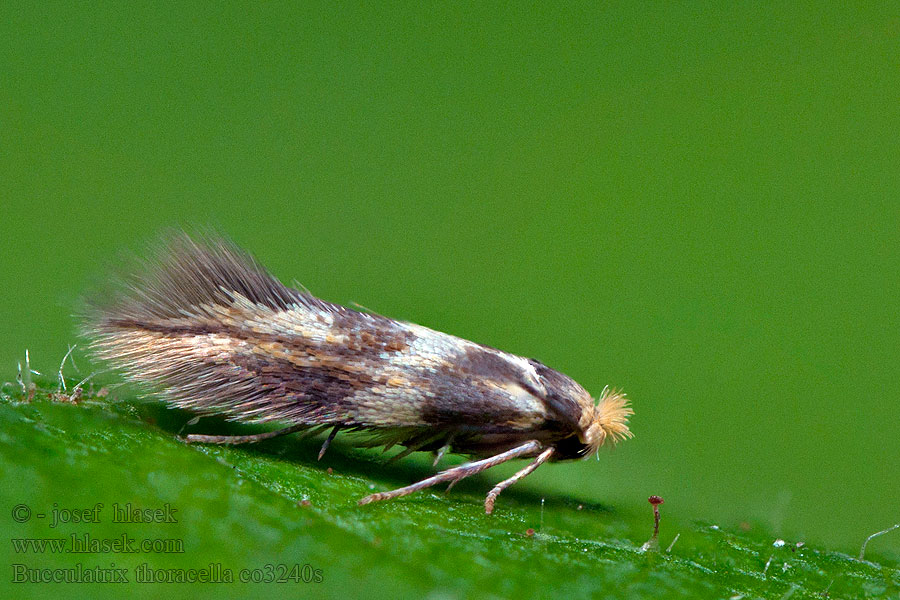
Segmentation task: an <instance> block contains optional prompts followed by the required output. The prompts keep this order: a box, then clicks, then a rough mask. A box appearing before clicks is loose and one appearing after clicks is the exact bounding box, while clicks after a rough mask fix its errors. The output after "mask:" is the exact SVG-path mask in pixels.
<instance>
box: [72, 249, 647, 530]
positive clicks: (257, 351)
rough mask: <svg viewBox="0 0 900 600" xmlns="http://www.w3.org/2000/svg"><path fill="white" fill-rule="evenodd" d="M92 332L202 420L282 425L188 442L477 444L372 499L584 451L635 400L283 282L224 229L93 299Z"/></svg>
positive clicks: (622, 431) (154, 260)
mask: <svg viewBox="0 0 900 600" xmlns="http://www.w3.org/2000/svg"><path fill="white" fill-rule="evenodd" d="M83 331H84V333H85V334H86V335H87V336H88V337H89V338H91V344H90V348H91V350H92V352H93V353H94V354H95V356H96V357H98V358H100V359H102V360H105V361H107V362H109V363H111V364H112V365H113V366H114V367H117V368H118V369H119V370H121V371H122V373H123V374H124V376H125V377H126V379H128V380H131V381H132V382H135V383H137V384H139V385H142V386H148V387H149V388H151V389H154V390H156V391H157V392H158V393H159V394H161V396H162V397H163V399H164V400H165V401H166V402H167V403H168V404H169V405H170V406H174V407H179V408H183V409H187V410H190V411H194V412H195V413H197V414H198V415H200V416H206V415H219V416H222V417H224V418H226V419H228V420H231V421H237V422H241V423H248V424H251V423H276V424H280V425H281V427H280V428H278V429H275V430H272V431H267V432H265V433H260V434H255V435H238V436H221V435H197V434H192V435H188V436H187V437H186V441H188V442H201V443H216V444H243V443H253V442H259V441H262V440H265V439H270V438H273V437H276V436H281V435H287V434H290V433H295V432H305V433H307V434H310V433H324V432H325V431H329V433H328V435H327V437H326V438H325V441H324V443H323V445H322V448H321V451H320V452H319V458H320V459H321V457H322V455H323V454H324V453H325V451H326V450H327V448H328V446H329V444H330V443H331V441H332V440H333V439H334V438H335V436H336V435H337V433H338V432H341V431H343V432H355V435H353V436H351V439H352V440H354V443H355V444H357V445H360V446H368V447H377V446H383V447H384V449H385V450H387V449H388V448H391V447H393V446H395V445H399V446H403V448H404V449H403V450H402V451H401V452H400V453H399V454H398V455H397V456H396V458H400V457H403V456H406V455H408V454H410V453H412V452H416V451H430V452H434V453H435V454H436V459H435V461H434V464H435V466H437V463H438V461H439V460H440V458H441V456H443V454H444V453H445V452H452V453H459V454H464V455H469V456H470V457H472V458H473V459H477V460H472V461H471V462H468V463H465V464H462V465H460V466H456V467H453V468H448V469H446V470H444V471H441V472H438V473H437V474H436V475H434V476H432V477H428V478H427V479H424V480H422V481H419V482H417V483H413V484H412V485H408V486H406V487H402V488H399V489H396V490H393V491H388V492H378V493H375V494H371V495H369V496H366V497H365V498H362V499H361V500H359V503H360V504H367V503H369V502H373V501H376V500H386V499H389V498H397V497H400V496H405V495H407V494H410V493H412V492H415V491H418V490H421V489H424V488H427V487H430V486H433V485H437V484H441V483H447V484H449V485H450V486H452V485H453V484H455V483H456V482H457V481H459V480H461V479H463V478H465V477H468V476H470V475H473V474H475V473H479V472H481V471H484V470H485V469H488V468H490V467H493V466H495V465H499V464H501V463H504V462H507V461H509V460H512V459H515V458H531V459H533V460H532V462H531V463H530V464H528V465H527V466H525V467H524V468H523V469H521V470H520V471H519V472H517V473H516V474H515V475H513V476H512V477H510V478H509V479H506V480H505V481H502V482H500V483H498V484H497V485H496V486H495V487H494V488H493V489H492V490H491V491H490V492H489V493H488V495H487V497H486V499H485V503H484V507H485V512H487V513H491V512H492V511H493V508H494V501H495V499H496V498H497V496H498V494H500V492H502V491H503V490H504V489H506V488H507V487H509V486H510V485H512V484H514V483H515V482H517V481H519V480H520V479H522V478H523V477H525V476H527V475H528V474H529V473H531V472H533V471H534V470H535V469H537V468H538V467H539V466H540V465H542V464H543V463H545V462H548V461H564V460H572V459H582V458H586V457H588V456H590V455H591V454H592V453H595V452H598V450H599V448H600V447H601V446H602V445H603V444H605V443H608V442H612V443H614V442H616V441H617V440H621V439H624V438H628V437H631V431H630V430H629V428H628V423H627V421H628V417H629V416H630V415H631V414H633V411H632V409H631V408H630V406H629V404H628V401H627V400H626V398H625V395H624V394H622V393H620V392H617V391H612V390H610V389H609V388H607V389H605V390H604V391H603V393H602V394H601V395H600V397H599V398H598V399H597V400H596V401H595V400H594V399H593V398H592V397H591V395H590V394H589V393H588V392H587V391H586V390H585V389H584V388H583V387H581V386H580V385H579V384H578V383H576V382H575V381H573V380H572V379H571V378H569V377H567V376H566V375H563V374H562V373H560V372H558V371H555V370H553V369H551V368H550V367H547V366H546V365H544V364H542V363H541V362H539V361H537V360H534V359H529V358H523V357H521V356H516V355H514V354H509V353H507V352H503V351H501V350H497V349H495V348H491V347H488V346H483V345H481V344H477V343H474V342H470V341H468V340H464V339H461V338H458V337H454V336H452V335H448V334H446V333H441V332H439V331H434V330H432V329H428V328H427V327H422V326H420V325H415V324H413V323H408V322H404V321H398V320H394V319H390V318H388V317H384V316H381V315H377V314H372V313H370V312H362V311H357V310H353V309H350V308H347V307H344V306H340V305H338V304H332V303H330V302H326V301H324V300H320V299H319V298H316V297H315V296H313V295H312V294H310V293H309V292H308V291H306V290H301V289H294V288H290V287H287V286H285V285H283V284H282V283H281V282H279V281H278V279H276V278H275V277H273V276H272V275H271V274H269V272H267V271H266V270H265V268H263V267H262V266H261V265H260V264H259V262H257V261H256V260H255V259H254V258H253V257H252V256H251V255H250V254H248V253H247V252H245V251H243V250H242V249H240V248H238V247H237V246H236V245H234V244H233V243H232V242H230V241H228V240H226V239H224V238H222V237H218V236H213V235H204V236H199V237H197V236H195V237H191V236H189V235H187V234H185V233H181V232H179V233H174V234H170V235H168V236H165V237H164V238H163V241H162V243H161V244H160V245H159V248H158V250H157V251H156V252H155V253H154V254H153V255H152V257H151V258H150V259H149V260H144V261H143V262H142V263H141V264H140V265H139V266H138V267H137V268H134V269H133V270H132V271H130V272H128V273H125V274H124V275H123V277H122V278H121V280H120V282H119V284H118V285H113V286H112V288H111V289H110V290H106V291H105V292H104V293H102V294H97V295H95V296H94V297H93V299H89V300H88V301H87V302H86V308H85V311H84V313H83Z"/></svg>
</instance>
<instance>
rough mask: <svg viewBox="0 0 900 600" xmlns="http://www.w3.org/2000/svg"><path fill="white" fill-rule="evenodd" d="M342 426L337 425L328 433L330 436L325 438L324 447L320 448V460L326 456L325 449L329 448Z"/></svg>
mask: <svg viewBox="0 0 900 600" xmlns="http://www.w3.org/2000/svg"><path fill="white" fill-rule="evenodd" d="M340 429H341V426H340V425H335V426H334V429H332V430H331V433H329V434H328V437H327V438H326V439H325V443H323V444H322V449H321V450H319V460H322V457H323V456H325V451H326V450H328V446H330V445H331V441H332V440H333V439H334V436H336V435H337V434H338V431H340Z"/></svg>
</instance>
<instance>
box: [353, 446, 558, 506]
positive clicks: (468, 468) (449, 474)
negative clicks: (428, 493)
mask: <svg viewBox="0 0 900 600" xmlns="http://www.w3.org/2000/svg"><path fill="white" fill-rule="evenodd" d="M540 449H541V444H540V442H537V441H534V440H532V441H530V442H525V443H524V444H522V445H521V446H517V447H515V448H513V449H511V450H507V451H506V452H501V453H500V454H497V455H496V456H491V457H489V458H484V459H482V460H476V461H474V462H470V463H466V464H464V465H460V466H458V467H453V468H452V469H447V470H446V471H441V472H440V473H438V474H437V475H433V476H431V477H429V478H427V479H423V480H422V481H419V482H417V483H414V484H412V485H408V486H406V487H402V488H398V489H396V490H392V491H390V492H378V493H375V494H370V495H368V496H366V497H365V498H362V499H360V501H359V503H360V504H368V503H369V502H375V501H376V500H389V499H391V498H399V497H400V496H406V495H407V494H412V493H413V492H417V491H419V490H423V489H425V488H427V487H431V486H433V485H438V484H441V483H447V482H450V483H456V482H457V481H459V480H460V479H464V478H466V477H468V476H469V475H474V474H475V473H480V472H481V471H484V470H485V469H490V468H491V467H494V466H497V465H499V464H501V463H505V462H506V461H508V460H512V459H514V458H519V457H520V456H524V455H528V454H532V455H533V453H534V452H535V451H537V450H540ZM548 457H549V455H548ZM544 460H546V459H544ZM542 462H543V461H542ZM526 474H527V473H526ZM523 477H524V475H523ZM498 493H499V492H498Z"/></svg>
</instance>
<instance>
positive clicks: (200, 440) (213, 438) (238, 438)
mask: <svg viewBox="0 0 900 600" xmlns="http://www.w3.org/2000/svg"><path fill="white" fill-rule="evenodd" d="M307 427H309V425H291V426H290V427H285V428H284V429H277V430H275V431H266V432H265V433H256V434H253V435H200V434H197V433H191V434H188V435H186V436H185V437H184V441H185V442H187V443H188V444H228V445H232V446H233V445H236V444H255V443H256V442H261V441H263V440H268V439H271V438H276V437H281V436H283V435H288V434H290V433H294V432H296V431H300V430H301V429H305V428H307Z"/></svg>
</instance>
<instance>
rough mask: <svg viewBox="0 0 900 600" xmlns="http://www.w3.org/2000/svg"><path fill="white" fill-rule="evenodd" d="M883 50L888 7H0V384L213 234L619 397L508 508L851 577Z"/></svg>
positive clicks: (887, 301) (871, 334)
mask: <svg viewBox="0 0 900 600" xmlns="http://www.w3.org/2000/svg"><path fill="white" fill-rule="evenodd" d="M898 44H900V11H898V10H897V8H896V6H895V5H893V4H885V5H884V6H883V7H878V6H877V5H875V4H867V5H866V6H865V7H861V6H859V5H853V6H852V7H848V8H846V9H845V8H839V7H838V5H837V4H836V3H835V4H825V5H818V4H809V5H804V4H801V3H785V4H784V5H780V4H779V5H768V6H767V5H762V4H760V3H729V5H728V6H727V7H720V6H717V5H714V4H712V3H709V4H701V3H659V4H650V5H645V6H643V7H637V5H635V4H633V3H621V4H619V3H604V4H603V6H595V5H591V4H588V5H578V6H568V7H561V6H557V5H555V4H552V5H551V4H539V5H531V6H524V5H498V4H483V3H476V4H461V3H454V4H452V5H450V6H447V5H442V4H429V5H419V4H409V5H394V6H392V7H381V8H378V7H370V6H367V7H359V6H354V5H341V6H336V5H332V4H330V3H328V4H321V5H317V4H313V3H265V4H262V3H260V4H255V3H246V4H241V3H210V4H199V3H198V4H191V5H186V4H180V5H179V4H174V5H169V4H163V3H140V4H139V3H110V4H102V3H99V4H92V5H78V6H74V5H70V3H4V4H3V5H2V7H0V181H2V185H0V208H2V218H0V253H2V254H0V286H2V290H3V293H2V294H0V379H2V380H3V381H8V380H12V379H13V378H14V376H15V369H16V362H17V361H20V360H23V359H24V352H25V349H26V348H27V349H29V350H30V354H31V358H32V364H33V366H34V367H35V368H36V369H38V370H41V371H44V372H49V373H53V372H55V370H56V369H57V368H58V365H59V361H60V360H61V358H62V356H63V355H64V354H65V352H66V350H67V345H68V344H71V343H75V342H77V341H78V339H77V337H76V334H75V327H74V321H73V318H72V316H71V315H72V312H73V310H74V306H75V304H76V302H77V299H78V297H79V296H80V295H81V294H82V293H83V292H84V291H85V290H86V289H87V288H88V287H89V286H90V285H91V282H92V281H95V280H96V279H97V278H101V277H102V276H103V273H104V272H105V269H106V266H107V265H108V264H109V263H114V262H115V261H116V257H118V256H121V253H122V252H123V250H125V249H128V248H132V249H139V248H140V247H141V246H142V244H143V243H144V242H145V241H147V240H148V239H151V238H153V237H154V236H155V235H156V234H157V233H158V232H159V231H160V230H161V229H163V228H165V227H171V226H182V225H186V226H194V225H212V226H214V227H217V228H218V229H220V230H222V231H224V232H226V233H227V234H229V235H230V236H231V237H233V238H234V239H235V240H236V241H237V242H238V243H240V244H241V245H243V246H245V247H247V248H248V249H250V250H251V251H252V252H254V253H255V254H256V255H257V256H258V257H259V258H260V259H261V260H262V261H263V262H264V263H265V264H267V265H268V266H269V267H270V268H271V269H272V271H273V272H274V273H275V274H276V275H278V276H279V277H280V278H282V279H283V280H285V281H287V282H290V281H291V280H293V279H296V280H298V281H300V282H302V283H303V284H304V285H306V286H307V287H309V288H310V289H311V290H312V291H313V292H314V293H316V294H317V295H319V296H322V297H324V298H326V299H328V300H331V301H336V302H341V303H350V302H358V303H360V304H362V305H364V306H365V307H367V308H369V309H370V310H373V311H376V312H381V313H384V314H387V315H389V316H392V317H395V318H403V319H407V320H411V321H414V322H417V323H420V324H423V325H427V326H430V327H433V328H436V329H439V330H442V331H446V332H450V333H453V334H456V335H459V336H462V337H466V338H469V339H473V340H475V341H479V342H482V343H486V344H489V345H492V346H497V347H500V348H503V349H505V350H508V351H511V352H515V353H518V354H523V355H526V356H532V357H535V358H538V359H540V360H542V361H544V362H546V363H547V364H549V365H551V366H553V367H556V368H558V369H560V370H562V371H564V372H565V373H567V374H569V375H571V376H573V377H574V378H575V379H577V380H578V381H579V382H581V383H582V384H583V385H585V387H587V388H588V389H589V390H591V391H593V392H594V393H595V394H598V393H599V392H600V390H601V389H602V388H603V386H605V385H607V384H610V385H614V386H619V387H622V388H624V389H625V390H626V391H627V392H628V394H629V396H630V397H631V398H632V399H633V402H634V407H635V410H636V414H635V416H634V418H633V421H632V423H633V430H634V432H635V438H634V439H633V440H631V441H629V442H627V443H625V444H623V445H621V446H619V447H618V448H617V449H616V450H615V451H614V452H608V453H607V452H604V453H601V461H600V462H599V463H598V462H596V461H590V462H585V463H579V464H569V465H556V466H551V467H545V468H543V469H541V470H539V471H538V472H537V473H536V474H535V475H534V476H532V477H531V478H530V479H529V481H528V483H527V484H523V485H527V486H531V488H532V489H535V490H538V491H540V490H555V491H557V492H561V493H566V492H571V493H575V492H576V491H577V492H578V493H579V494H580V495H582V496H588V497H591V498H595V499H596V500H597V501H598V502H604V503H608V504H610V505H615V506H623V507H624V506H627V507H629V509H630V508H631V507H638V508H636V509H635V510H644V506H645V505H646V497H647V496H648V495H649V494H659V495H661V496H663V497H664V498H665V499H666V506H665V509H666V514H667V515H668V516H669V517H671V518H672V519H694V518H700V519H705V520H707V521H710V522H714V523H721V524H723V525H730V526H734V525H736V524H737V523H741V522H744V521H747V522H754V523H756V522H759V523H763V524H764V525H765V526H767V527H769V528H771V531H772V532H773V533H774V534H777V535H785V536H795V537H799V538H802V539H806V540H811V541H816V542H818V543H821V544H825V545H826V546H828V547H831V548H835V549H839V550H845V551H851V552H854V553H855V552H856V551H857V550H858V548H859V544H860V543H861V541H862V539H864V538H865V537H866V536H867V535H869V534H870V533H873V532H874V531H877V530H879V529H883V528H884V527H886V526H888V525H890V524H892V523H894V522H896V520H897V493H898V491H900V489H898V484H897V476H898V457H900V435H898V434H900V428H898V420H897V398H898V397H900V368H898V361H897V354H898V349H900V321H898V316H897V312H898V311H897V308H898V297H900V286H898V276H897V267H898V264H900V263H898V258H900V251H898V250H900V244H898V234H900V203H898V190H900V161H898V157H900V136H898V131H900V102H898V94H900V58H898V57H900V55H898V48H900V45H898ZM76 355H77V356H78V357H79V366H81V368H82V370H85V365H84V364H83V363H84V362H85V359H84V357H83V355H82V354H79V353H78V351H77V352H76ZM878 544H879V545H880V547H882V548H893V549H897V548H900V536H898V535H896V534H894V535H892V536H885V537H884V538H883V539H881V540H879V542H878Z"/></svg>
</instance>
